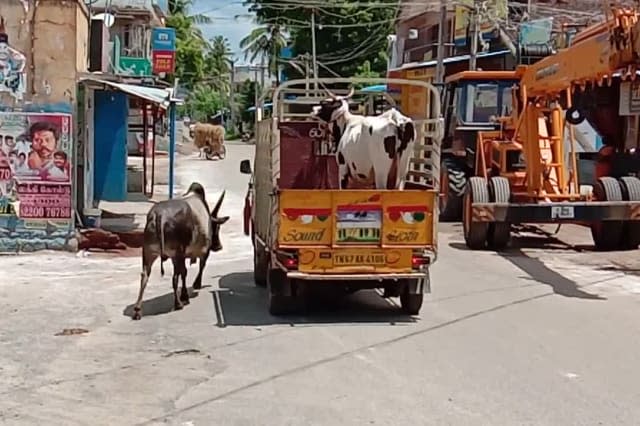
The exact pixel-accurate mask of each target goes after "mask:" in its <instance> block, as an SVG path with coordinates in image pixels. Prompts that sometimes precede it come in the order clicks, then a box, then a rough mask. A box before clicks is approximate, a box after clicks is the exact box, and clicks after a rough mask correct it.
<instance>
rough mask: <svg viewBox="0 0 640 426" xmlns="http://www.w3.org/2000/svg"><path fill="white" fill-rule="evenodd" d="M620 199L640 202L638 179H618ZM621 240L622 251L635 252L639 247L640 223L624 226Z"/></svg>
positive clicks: (626, 223) (628, 222) (630, 222)
mask: <svg viewBox="0 0 640 426" xmlns="http://www.w3.org/2000/svg"><path fill="white" fill-rule="evenodd" d="M620 187H621V188H622V199H623V200H624V201H640V179H638V178H637V177H633V176H624V177H622V178H620ZM622 235H623V236H624V237H623V238H622V240H621V243H622V244H621V245H622V247H621V248H622V249H624V250H635V249H637V248H638V246H640V221H637V220H629V221H626V222H625V224H624V230H623V233H622Z"/></svg>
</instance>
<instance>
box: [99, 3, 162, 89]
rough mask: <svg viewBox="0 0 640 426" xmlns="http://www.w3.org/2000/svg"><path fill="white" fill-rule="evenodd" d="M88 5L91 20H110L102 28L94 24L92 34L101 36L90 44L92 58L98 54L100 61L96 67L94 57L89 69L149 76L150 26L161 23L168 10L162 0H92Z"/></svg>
mask: <svg viewBox="0 0 640 426" xmlns="http://www.w3.org/2000/svg"><path fill="white" fill-rule="evenodd" d="M88 7H89V10H90V12H91V15H92V16H93V17H94V20H102V21H103V22H107V20H112V22H109V23H108V25H106V26H104V28H95V27H94V28H95V30H96V31H95V32H96V33H99V34H94V35H93V36H94V37H95V39H96V40H98V39H102V40H101V41H102V43H100V44H99V45H96V43H94V46H92V47H93V48H94V50H93V52H92V59H94V58H93V57H94V56H99V57H100V59H101V60H103V62H99V63H100V66H99V68H100V69H98V65H97V64H98V61H97V60H93V61H92V62H93V63H92V64H91V67H90V70H91V71H102V72H107V73H112V74H115V75H120V76H136V77H149V76H151V75H152V72H151V30H152V29H153V28H154V27H164V23H165V18H166V16H167V14H168V10H167V5H166V0H165V1H164V2H159V1H158V0H93V1H91V2H89V3H88ZM105 15H106V16H107V17H106V18H105ZM96 18H97V19H96ZM105 19H106V20H105ZM103 58H106V59H107V60H106V61H104V59H103Z"/></svg>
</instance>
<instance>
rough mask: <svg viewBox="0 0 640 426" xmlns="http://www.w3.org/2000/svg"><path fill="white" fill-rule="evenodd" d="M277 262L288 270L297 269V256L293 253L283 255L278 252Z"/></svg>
mask: <svg viewBox="0 0 640 426" xmlns="http://www.w3.org/2000/svg"><path fill="white" fill-rule="evenodd" d="M276 256H277V258H278V261H279V262H280V263H281V264H282V266H284V267H285V268H287V269H289V270H296V269H298V256H297V255H296V254H294V253H286V252H285V253H283V252H280V253H278V254H276Z"/></svg>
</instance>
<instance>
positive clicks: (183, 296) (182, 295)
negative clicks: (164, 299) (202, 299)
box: [180, 293, 190, 305]
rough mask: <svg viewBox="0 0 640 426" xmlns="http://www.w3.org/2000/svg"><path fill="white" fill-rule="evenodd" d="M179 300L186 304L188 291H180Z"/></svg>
mask: <svg viewBox="0 0 640 426" xmlns="http://www.w3.org/2000/svg"><path fill="white" fill-rule="evenodd" d="M180 301H181V302H182V303H183V304H185V305H188V304H189V303H190V302H189V293H182V294H181V295H180Z"/></svg>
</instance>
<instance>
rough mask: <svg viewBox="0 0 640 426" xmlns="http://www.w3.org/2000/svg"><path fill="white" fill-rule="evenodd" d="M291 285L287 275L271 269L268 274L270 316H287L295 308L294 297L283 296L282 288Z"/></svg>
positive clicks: (281, 271)
mask: <svg viewBox="0 0 640 426" xmlns="http://www.w3.org/2000/svg"><path fill="white" fill-rule="evenodd" d="M287 285H290V283H289V279H288V278H287V274H286V273H285V272H284V271H283V270H281V269H270V270H269V273H268V274H267V293H268V295H269V300H268V307H269V314H271V315H274V316H277V315H286V314H288V313H291V310H292V308H293V302H294V300H293V297H292V296H285V295H284V294H282V288H283V287H284V286H287Z"/></svg>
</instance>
